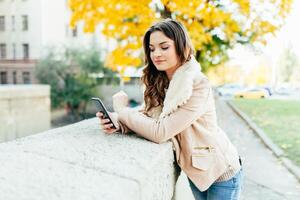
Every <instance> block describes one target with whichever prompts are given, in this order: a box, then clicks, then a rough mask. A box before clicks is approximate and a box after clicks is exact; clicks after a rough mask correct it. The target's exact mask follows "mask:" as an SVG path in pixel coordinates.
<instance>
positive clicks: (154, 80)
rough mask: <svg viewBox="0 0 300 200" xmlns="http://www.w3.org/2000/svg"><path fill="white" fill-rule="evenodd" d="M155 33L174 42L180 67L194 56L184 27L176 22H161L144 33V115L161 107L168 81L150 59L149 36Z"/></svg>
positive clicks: (171, 20) (164, 74) (169, 20)
mask: <svg viewBox="0 0 300 200" xmlns="http://www.w3.org/2000/svg"><path fill="white" fill-rule="evenodd" d="M155 31H161V32H162V33H163V34H164V35H165V36H167V37H168V38H170V39H171V40H173V41H174V44H175V49H176V54H177V56H178V58H179V61H180V63H179V64H180V65H182V64H184V63H185V62H187V61H188V60H189V59H190V58H191V55H193V54H194V48H193V46H192V43H191V40H190V38H189V35H188V33H187V31H186V29H185V27H184V26H183V25H182V24H181V23H180V22H178V21H176V20H173V19H165V20H162V21H160V22H157V23H156V24H154V25H153V26H151V27H150V28H149V29H148V30H147V31H146V33H145V35H144V41H143V47H144V53H145V64H146V67H145V69H144V70H143V75H142V78H141V79H142V81H143V83H144V84H145V87H146V88H145V91H144V101H145V110H144V113H145V114H147V113H148V112H149V111H150V110H151V109H152V108H154V107H157V106H163V102H164V99H165V95H166V91H165V89H167V88H168V86H169V79H168V77H167V75H166V72H165V71H159V70H157V68H156V67H155V65H154V64H153V62H152V60H151V57H150V47H149V43H150V35H151V34H152V33H153V32H155Z"/></svg>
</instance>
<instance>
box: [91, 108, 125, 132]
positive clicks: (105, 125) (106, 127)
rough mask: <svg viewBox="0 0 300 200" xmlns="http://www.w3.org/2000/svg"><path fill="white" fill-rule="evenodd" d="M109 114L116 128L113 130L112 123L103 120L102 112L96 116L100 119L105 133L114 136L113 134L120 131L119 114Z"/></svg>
mask: <svg viewBox="0 0 300 200" xmlns="http://www.w3.org/2000/svg"><path fill="white" fill-rule="evenodd" d="M108 114H109V117H110V118H111V120H112V121H113V123H114V125H115V126H116V128H112V126H113V124H112V123H110V121H109V119H104V118H103V113H102V112H97V113H96V116H97V117H98V118H99V119H100V124H101V127H102V130H103V132H104V133H107V134H112V133H115V132H117V131H119V130H120V125H119V123H118V114H117V113H111V112H108Z"/></svg>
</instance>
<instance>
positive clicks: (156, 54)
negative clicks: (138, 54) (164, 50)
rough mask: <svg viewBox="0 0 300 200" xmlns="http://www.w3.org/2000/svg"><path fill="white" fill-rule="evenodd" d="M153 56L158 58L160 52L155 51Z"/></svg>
mask: <svg viewBox="0 0 300 200" xmlns="http://www.w3.org/2000/svg"><path fill="white" fill-rule="evenodd" d="M153 56H154V57H159V56H161V52H160V51H159V50H155V51H154V52H153Z"/></svg>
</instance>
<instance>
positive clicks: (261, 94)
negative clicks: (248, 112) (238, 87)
mask: <svg viewBox="0 0 300 200" xmlns="http://www.w3.org/2000/svg"><path fill="white" fill-rule="evenodd" d="M269 96H270V95H269V93H268V91H266V90H265V89H260V88H252V89H246V90H243V91H240V92H236V93H235V95H234V97H235V98H245V99H261V98H266V97H269Z"/></svg>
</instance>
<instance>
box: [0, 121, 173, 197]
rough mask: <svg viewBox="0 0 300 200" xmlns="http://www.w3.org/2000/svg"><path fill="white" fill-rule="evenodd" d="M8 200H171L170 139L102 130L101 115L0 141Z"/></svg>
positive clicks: (1, 188) (2, 185)
mask: <svg viewBox="0 0 300 200" xmlns="http://www.w3.org/2000/svg"><path fill="white" fill-rule="evenodd" d="M0 163H1V167H0V194H1V199H5V200H15V199H18V200H25V199H33V200H34V199H44V200H47V199H56V200H57V199H63V200H76V199H78V200H79V199H80V200H81V199H85V200H92V199H97V200H98V199H99V200H120V199H122V200H171V198H172V196H173V191H174V187H175V177H176V173H175V168H174V156H173V150H172V144H171V142H166V143H164V144H155V143H152V142H150V141H147V140H145V139H143V138H139V137H137V136H136V135H121V134H112V135H107V134H104V133H102V131H101V130H100V126H99V121H98V119H97V118H93V119H89V120H84V121H81V122H79V123H76V124H72V125H69V126H65V127H61V128H57V129H52V130H49V131H46V132H43V133H40V134H36V135H32V136H28V137H24V138H20V139H17V140H14V141H10V142H6V143H2V144H0Z"/></svg>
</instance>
